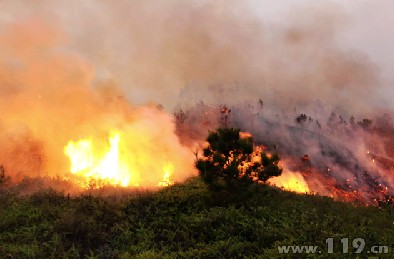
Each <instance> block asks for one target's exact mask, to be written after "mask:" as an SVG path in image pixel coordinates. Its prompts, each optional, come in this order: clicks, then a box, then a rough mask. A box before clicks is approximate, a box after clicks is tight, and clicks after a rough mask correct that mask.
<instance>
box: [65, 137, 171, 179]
mask: <svg viewBox="0 0 394 259" xmlns="http://www.w3.org/2000/svg"><path fill="white" fill-rule="evenodd" d="M128 144H131V143H128ZM64 153H65V154H66V155H67V156H68V158H69V160H70V172H71V173H72V174H74V175H78V176H81V177H82V178H84V179H85V180H86V181H87V182H88V181H89V180H99V181H102V182H104V183H105V184H110V185H114V186H122V187H127V186H140V184H141V179H140V174H141V173H142V171H143V170H144V169H143V168H138V163H134V161H133V155H135V154H133V153H132V152H130V150H129V149H127V148H126V143H125V142H124V141H123V139H122V133H121V132H119V131H111V132H110V134H109V136H108V139H107V140H106V141H103V140H102V139H93V138H86V139H81V140H78V141H69V142H68V143H67V145H66V146H65V147H64ZM144 155H145V156H140V157H139V159H140V160H143V161H142V162H143V163H149V162H150V161H154V159H155V160H157V159H156V158H154V157H153V155H150V154H149V152H145V154H144ZM140 162H141V161H140ZM159 163H162V164H163V168H162V172H161V173H160V174H162V175H163V176H162V179H161V181H159V182H157V184H156V185H158V186H169V185H171V184H173V182H172V181H171V179H170V178H171V175H172V173H173V171H174V165H173V164H172V163H171V162H168V161H159ZM156 173H157V172H156ZM81 185H82V186H87V185H86V183H81Z"/></svg>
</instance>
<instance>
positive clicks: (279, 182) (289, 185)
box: [268, 171, 309, 193]
mask: <svg viewBox="0 0 394 259" xmlns="http://www.w3.org/2000/svg"><path fill="white" fill-rule="evenodd" d="M268 182H269V183H271V184H273V185H276V186H278V187H282V188H283V189H285V190H288V191H293V192H298V193H308V192H309V187H308V184H307V183H306V182H305V180H304V177H303V176H302V175H301V174H300V173H296V172H291V171H283V173H282V175H280V176H278V177H273V178H271V179H269V180H268Z"/></svg>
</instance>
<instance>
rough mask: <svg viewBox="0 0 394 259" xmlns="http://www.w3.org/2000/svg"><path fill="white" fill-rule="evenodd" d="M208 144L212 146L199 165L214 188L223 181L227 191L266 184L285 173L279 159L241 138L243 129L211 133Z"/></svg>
mask: <svg viewBox="0 0 394 259" xmlns="http://www.w3.org/2000/svg"><path fill="white" fill-rule="evenodd" d="M207 142H208V143H209V145H208V147H206V148H205V149H204V150H203V158H199V159H198V160H197V161H196V167H197V169H198V170H199V172H200V176H201V177H202V179H203V180H204V181H205V182H206V183H208V184H209V185H211V186H218V185H219V184H220V182H221V181H223V182H224V183H225V184H226V186H227V187H234V186H239V185H247V184H249V183H251V182H253V181H262V182H265V181H267V180H268V179H269V178H270V177H273V176H279V175H280V174H281V173H282V169H280V168H279V166H278V163H279V160H280V157H279V155H278V154H276V153H275V154H273V155H272V156H269V155H267V154H266V153H265V152H261V151H260V150H259V149H258V148H254V145H253V138H252V137H251V136H249V135H246V136H245V137H241V136H240V130H239V129H234V128H220V129H218V130H217V131H216V132H210V133H209V135H208V137H207Z"/></svg>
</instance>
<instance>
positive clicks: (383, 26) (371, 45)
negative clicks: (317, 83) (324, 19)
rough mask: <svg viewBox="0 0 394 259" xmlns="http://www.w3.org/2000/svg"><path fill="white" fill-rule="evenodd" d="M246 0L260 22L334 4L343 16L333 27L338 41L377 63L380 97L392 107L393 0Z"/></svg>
mask: <svg viewBox="0 0 394 259" xmlns="http://www.w3.org/2000/svg"><path fill="white" fill-rule="evenodd" d="M250 3H251V5H252V6H254V7H256V8H253V10H254V11H255V12H256V13H258V14H259V16H260V17H261V19H262V20H263V21H264V22H267V21H268V22H269V21H272V22H274V23H286V22H287V20H286V17H287V16H289V14H291V13H292V12H294V11H296V10H299V8H304V9H311V8H312V9H314V10H316V9H320V10H324V8H328V7H331V8H329V9H334V8H336V9H337V10H336V12H338V14H340V15H341V16H343V18H344V22H343V23H342V24H341V28H339V29H338V30H337V42H338V44H339V45H341V46H343V47H344V48H349V49H357V50H360V51H362V52H364V53H366V54H367V55H368V56H369V58H370V59H371V60H372V61H373V62H375V63H376V64H377V65H378V66H379V69H380V72H381V76H382V78H384V81H383V83H384V84H385V85H384V86H383V87H382V88H380V91H381V94H382V97H383V98H384V99H385V100H386V102H387V103H386V104H387V105H390V106H391V107H394V101H392V100H394V53H393V48H394V1H392V0H379V1H373V0H357V1H351V0H331V1H315V0H298V1H294V0H281V1H270V0H251V1H250Z"/></svg>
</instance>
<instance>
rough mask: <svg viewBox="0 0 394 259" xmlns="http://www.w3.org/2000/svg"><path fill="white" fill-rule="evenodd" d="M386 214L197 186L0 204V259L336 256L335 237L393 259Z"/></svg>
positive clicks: (0, 198) (393, 225) (264, 190)
mask: <svg viewBox="0 0 394 259" xmlns="http://www.w3.org/2000/svg"><path fill="white" fill-rule="evenodd" d="M392 212H393V210H392V208H390V209H379V208H375V207H369V208H366V207H354V206H353V205H350V204H346V203H340V202H334V201H332V200H331V199H330V198H327V197H320V196H310V195H296V194H294V193H289V192H283V191H281V190H278V189H274V188H271V187H267V186H258V187H251V188H250V189H249V190H247V191H234V192H233V193H229V192H224V191H223V192H215V193H211V192H209V191H208V190H207V189H206V187H205V186H204V185H203V184H202V183H201V182H200V180H198V179H191V180H190V181H188V182H187V183H184V184H181V185H176V186H173V187H170V188H167V189H164V190H162V191H160V192H157V193H150V194H141V195H138V196H134V197H129V198H124V199H116V198H114V197H106V198H102V197H101V198H100V197H93V196H80V197H76V198H68V197H67V196H64V195H62V194H58V193H54V192H50V191H49V192H41V193H37V194H35V195H32V196H29V197H15V196H13V195H5V194H2V195H0V257H7V256H9V258H24V257H31V258H47V257H52V258H61V257H70V258H73V257H78V256H80V257H86V256H92V257H93V258H111V257H113V258H118V257H121V258H135V257H139V258H155V257H164V256H168V257H175V256H178V257H185V258H189V257H203V258H206V257H212V258H231V257H239V256H241V255H243V256H256V255H265V256H270V257H276V256H278V250H277V246H278V245H293V244H294V245H296V244H297V245H318V246H320V247H321V248H322V249H323V250H326V249H324V247H325V246H326V245H325V240H326V238H329V237H334V238H335V240H336V244H338V245H337V246H336V248H335V249H336V252H339V250H340V248H339V244H340V241H339V240H340V238H342V237H348V238H349V239H350V240H351V239H353V238H357V237H362V238H365V239H366V242H367V244H369V245H377V244H384V245H390V246H391V250H392V251H394V247H393V244H394V215H393V214H392ZM337 255H339V253H338V254H337ZM349 256H352V255H349ZM391 256H392V254H391Z"/></svg>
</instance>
